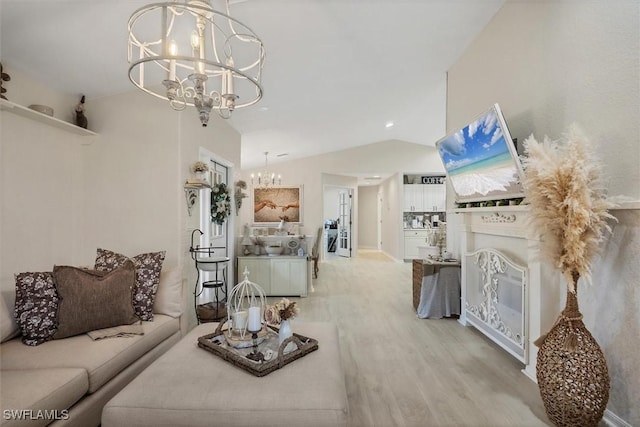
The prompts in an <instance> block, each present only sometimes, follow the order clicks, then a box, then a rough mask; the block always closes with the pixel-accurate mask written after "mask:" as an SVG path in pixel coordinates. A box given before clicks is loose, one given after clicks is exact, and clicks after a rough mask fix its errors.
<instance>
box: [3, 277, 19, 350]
mask: <svg viewBox="0 0 640 427" xmlns="http://www.w3.org/2000/svg"><path fill="white" fill-rule="evenodd" d="M15 305H16V291H15V290H14V289H11V290H3V291H0V342H5V341H7V340H10V339H11V338H13V337H17V336H18V335H19V334H20V327H19V326H18V324H17V323H16V318H15V316H14V314H13V312H14V309H15Z"/></svg>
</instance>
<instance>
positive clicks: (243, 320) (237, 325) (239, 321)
mask: <svg viewBox="0 0 640 427" xmlns="http://www.w3.org/2000/svg"><path fill="white" fill-rule="evenodd" d="M247 317H248V313H247V312H246V311H244V310H243V311H237V312H235V313H233V328H234V329H237V330H243V329H244V328H245V327H246V326H247Z"/></svg>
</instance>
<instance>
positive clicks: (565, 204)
mask: <svg viewBox="0 0 640 427" xmlns="http://www.w3.org/2000/svg"><path fill="white" fill-rule="evenodd" d="M524 144H525V152H526V153H527V154H528V157H527V158H526V159H525V177H526V178H525V188H526V199H525V201H526V202H528V203H529V204H530V209H531V216H530V221H531V223H532V225H533V226H534V228H535V229H536V230H537V232H538V233H539V234H540V236H541V241H542V249H541V254H542V256H543V257H544V258H546V259H547V260H548V261H549V262H550V264H551V265H553V266H554V267H556V268H558V269H560V270H561V271H562V273H563V275H564V277H565V280H566V282H567V298H566V305H565V308H564V310H563V311H562V313H561V314H560V316H558V319H557V320H556V322H555V325H554V326H553V327H552V328H551V331H549V333H548V334H546V335H543V336H541V337H540V338H538V340H536V342H535V344H536V345H538V346H539V349H538V356H537V364H536V377H537V379H538V386H539V388H540V395H541V397H542V401H543V402H544V407H545V410H546V412H547V416H548V417H549V419H550V420H551V421H552V422H553V423H554V424H555V425H557V426H575V427H589V426H597V425H598V423H599V421H600V420H601V419H602V416H603V414H604V410H605V409H606V406H607V401H608V400H609V381H610V380H609V373H608V370H607V363H606V360H605V358H604V354H603V352H602V350H601V349H600V346H599V345H598V343H597V342H596V340H595V339H594V338H593V336H592V335H591V333H590V332H589V331H588V330H587V328H586V327H585V325H584V323H583V322H582V314H581V313H580V311H579V308H578V280H579V279H580V278H581V277H582V278H585V279H589V278H590V275H591V268H590V265H591V260H592V258H593V256H594V255H595V254H596V253H597V252H598V249H599V244H600V243H601V242H602V241H603V240H604V238H605V235H606V233H607V232H610V231H611V229H610V227H609V225H608V224H607V221H608V220H611V219H613V217H612V216H611V215H610V214H609V213H608V209H610V208H612V207H614V205H613V204H612V203H610V202H608V201H607V200H606V198H605V196H604V192H603V189H602V187H601V183H600V178H599V177H600V170H599V166H598V165H597V163H596V162H595V160H594V158H593V154H592V151H591V148H590V143H589V141H588V140H587V138H585V136H584V135H583V134H582V133H581V132H580V131H579V130H578V129H577V128H576V127H575V126H572V127H571V128H570V129H569V131H568V133H567V134H566V135H565V140H564V141H563V143H562V144H560V143H558V142H552V141H550V140H549V139H548V138H545V139H544V141H543V142H542V143H539V142H538V141H536V139H535V138H534V137H533V136H530V137H529V138H528V139H527V140H525V142H524Z"/></svg>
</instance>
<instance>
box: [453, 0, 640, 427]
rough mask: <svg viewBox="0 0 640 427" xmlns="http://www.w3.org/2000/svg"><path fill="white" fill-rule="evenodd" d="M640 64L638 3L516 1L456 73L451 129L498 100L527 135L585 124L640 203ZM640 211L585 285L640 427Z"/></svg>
mask: <svg viewBox="0 0 640 427" xmlns="http://www.w3.org/2000/svg"><path fill="white" fill-rule="evenodd" d="M639 65H640V4H639V3H638V2H637V1H635V0H633V1H632V0H620V1H613V2H612V1H604V0H598V1H584V2H578V1H569V0H567V1H555V2H532V1H526V2H522V1H513V2H507V3H506V4H505V6H504V7H503V8H502V9H501V10H500V11H499V12H498V13H497V14H496V16H495V17H494V19H493V20H492V21H491V22H490V23H489V25H488V26H487V27H486V28H485V29H484V30H483V32H482V33H481V34H480V35H479V36H478V37H477V38H476V39H475V40H474V42H473V43H472V44H471V45H470V46H469V48H468V49H467V51H466V52H465V53H464V54H463V55H462V57H461V58H460V59H459V60H458V61H457V62H456V63H455V64H454V65H453V66H452V67H451V68H450V70H449V78H448V82H449V83H448V100H447V130H448V131H453V130H455V129H457V128H458V127H460V126H462V125H464V124H466V123H467V122H468V121H470V120H471V119H473V117H475V116H476V115H477V114H479V113H481V112H482V111H484V110H486V109H487V108H488V107H489V106H490V105H491V104H493V103H494V102H498V103H499V104H500V106H501V107H502V110H503V112H504V114H505V118H506V121H507V124H508V126H509V129H510V131H511V133H512V135H513V137H517V138H518V140H519V141H522V140H524V139H525V138H526V137H527V136H529V135H530V134H531V133H533V134H535V136H536V137H538V138H542V137H543V136H544V135H549V136H550V137H551V138H554V139H555V138H558V137H559V136H560V135H561V134H562V132H564V131H565V130H566V129H567V127H568V126H569V125H570V124H571V123H574V122H575V123H577V124H579V125H580V126H581V127H582V128H583V130H584V131H585V132H586V133H587V134H588V135H590V137H591V139H592V140H593V142H594V145H595V147H596V150H597V154H598V156H599V157H600V159H602V162H603V166H604V172H605V174H606V175H607V176H608V179H609V181H608V191H609V194H612V195H625V196H627V197H628V198H630V199H631V200H636V201H637V200H638V199H640V168H639V167H638V165H639V164H640V121H638V113H639V112H640V106H639V102H640V93H639V90H640V85H639V83H638V82H639V81H640V69H639ZM631 206H632V207H636V208H637V203H636V204H635V205H631ZM637 212H638V211H637V209H635V210H626V211H625V210H622V211H620V210H619V211H615V212H614V214H615V215H616V216H617V217H618V218H619V220H620V222H619V223H618V224H617V225H615V227H614V235H613V237H612V238H611V239H610V241H609V242H608V243H607V244H605V245H604V249H605V254H604V255H603V257H602V258H601V259H598V260H596V262H595V264H594V285H593V287H586V286H583V287H582V288H581V295H580V300H581V309H582V312H583V314H584V317H585V323H586V324H587V326H588V327H589V328H590V329H591V331H592V333H593V334H594V336H595V337H596V339H597V340H598V341H599V342H600V344H601V345H602V346H603V350H604V352H605V355H606V357H607V361H608V365H609V369H610V374H611V378H612V383H611V397H610V401H609V406H608V408H609V409H610V410H611V411H612V412H613V413H615V414H616V415H617V416H619V417H621V418H622V419H624V420H625V421H626V422H628V423H630V424H631V425H640V412H638V410H637V402H638V401H640V376H639V375H640V374H638V372H640V361H639V359H638V358H637V357H636V354H637V350H638V348H640V332H639V331H640V314H639V311H638V310H637V307H638V304H639V303H640V286H639V285H640V282H639V279H638V278H639V277H640V275H639V274H638V270H637V260H638V259H640V248H639V246H640V243H639V242H640V233H639V231H638V230H639V228H640V217H639V216H638V215H637ZM451 217H453V218H451ZM452 220H453V221H455V216H452V215H450V221H449V222H450V223H451V222H452ZM633 266H636V267H633Z"/></svg>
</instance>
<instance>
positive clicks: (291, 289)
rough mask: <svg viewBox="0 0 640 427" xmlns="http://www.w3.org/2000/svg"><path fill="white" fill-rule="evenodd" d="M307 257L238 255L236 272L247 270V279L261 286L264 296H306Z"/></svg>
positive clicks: (309, 281)
mask: <svg viewBox="0 0 640 427" xmlns="http://www.w3.org/2000/svg"><path fill="white" fill-rule="evenodd" d="M309 261H310V260H309V259H308V257H306V256H304V257H299V256H288V255H278V256H267V255H258V256H256V255H249V256H240V257H238V273H239V275H240V274H242V272H243V271H244V269H245V268H246V269H247V270H249V280H251V281H252V282H255V283H257V284H258V285H260V286H261V287H262V289H263V290H264V293H265V295H266V296H300V297H306V296H307V287H308V284H309V283H311V263H310V262H309Z"/></svg>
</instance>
